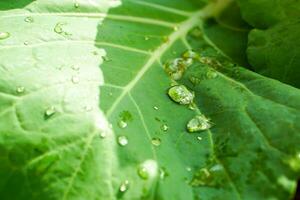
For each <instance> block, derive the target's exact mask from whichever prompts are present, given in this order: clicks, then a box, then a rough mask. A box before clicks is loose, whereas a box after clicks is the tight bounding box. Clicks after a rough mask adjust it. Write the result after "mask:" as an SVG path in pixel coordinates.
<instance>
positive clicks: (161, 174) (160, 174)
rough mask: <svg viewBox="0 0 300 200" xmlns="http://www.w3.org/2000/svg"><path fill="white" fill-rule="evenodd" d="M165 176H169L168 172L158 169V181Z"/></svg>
mask: <svg viewBox="0 0 300 200" xmlns="http://www.w3.org/2000/svg"><path fill="white" fill-rule="evenodd" d="M167 176H169V174H168V172H167V171H166V169H165V168H161V169H159V178H160V179H162V180H163V179H165V178H166V177H167Z"/></svg>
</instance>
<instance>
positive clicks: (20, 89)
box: [16, 86, 25, 94]
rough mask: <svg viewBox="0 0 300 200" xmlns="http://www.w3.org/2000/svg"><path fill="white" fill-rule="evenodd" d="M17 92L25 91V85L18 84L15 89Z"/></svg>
mask: <svg viewBox="0 0 300 200" xmlns="http://www.w3.org/2000/svg"><path fill="white" fill-rule="evenodd" d="M16 91H17V93H19V94H21V93H23V92H25V87H23V86H18V87H17V89H16Z"/></svg>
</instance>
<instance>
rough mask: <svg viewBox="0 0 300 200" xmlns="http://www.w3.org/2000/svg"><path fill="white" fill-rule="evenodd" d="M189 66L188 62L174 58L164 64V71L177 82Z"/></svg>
mask: <svg viewBox="0 0 300 200" xmlns="http://www.w3.org/2000/svg"><path fill="white" fill-rule="evenodd" d="M190 65H191V63H190V61H187V60H185V59H183V58H176V59H174V60H172V61H169V62H167V63H166V64H165V71H166V72H167V73H168V75H169V76H170V77H171V78H172V79H174V80H179V79H181V78H182V76H183V74H184V72H185V70H186V69H187V68H188V67H189V66H190Z"/></svg>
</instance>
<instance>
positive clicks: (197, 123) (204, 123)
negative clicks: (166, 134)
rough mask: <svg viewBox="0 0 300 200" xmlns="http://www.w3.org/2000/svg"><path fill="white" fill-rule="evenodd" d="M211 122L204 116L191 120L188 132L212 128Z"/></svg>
mask: <svg viewBox="0 0 300 200" xmlns="http://www.w3.org/2000/svg"><path fill="white" fill-rule="evenodd" d="M211 126H212V125H211V123H210V120H209V119H207V118H206V117H205V116H204V115H197V116H195V117H194V118H193V119H191V120H190V121H189V122H188V124H187V130H188V131H189V132H190V133H193V132H197V131H204V130H207V129H209V128H211Z"/></svg>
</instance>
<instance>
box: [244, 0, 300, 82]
mask: <svg viewBox="0 0 300 200" xmlns="http://www.w3.org/2000/svg"><path fill="white" fill-rule="evenodd" d="M238 2H239V5H240V7H241V14H242V16H243V17H244V19H245V20H246V21H247V22H248V23H249V24H251V25H252V26H254V28H255V29H254V30H253V31H251V32H250V34H249V43H248V45H249V46H248V52H247V54H248V59H249V62H250V64H251V65H252V66H253V67H254V69H255V71H257V72H259V73H261V74H263V75H266V76H269V77H272V78H276V79H278V80H280V81H282V82H284V83H288V84H291V85H293V86H296V87H298V88H299V87H300V81H299V80H300V75H299V74H300V69H299V64H300V57H299V53H298V52H299V51H300V39H299V30H300V23H299V19H300V2H299V1H297V0H238Z"/></svg>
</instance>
